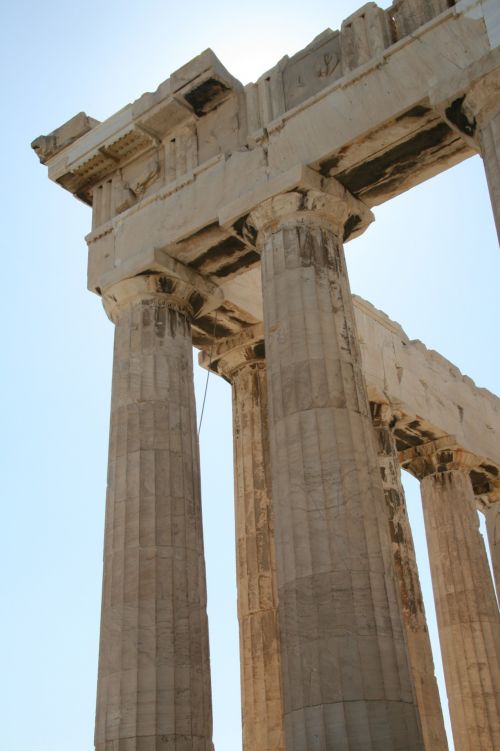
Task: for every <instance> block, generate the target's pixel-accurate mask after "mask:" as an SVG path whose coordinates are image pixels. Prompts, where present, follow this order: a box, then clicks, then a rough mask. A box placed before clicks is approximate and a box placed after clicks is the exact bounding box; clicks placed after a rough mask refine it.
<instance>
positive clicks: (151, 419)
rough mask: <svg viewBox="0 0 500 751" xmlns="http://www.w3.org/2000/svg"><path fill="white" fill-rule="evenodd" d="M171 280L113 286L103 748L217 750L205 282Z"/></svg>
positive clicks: (99, 745)
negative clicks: (197, 285) (196, 373)
mask: <svg viewBox="0 0 500 751" xmlns="http://www.w3.org/2000/svg"><path fill="white" fill-rule="evenodd" d="M167 281H168V280H167V279H166V278H165V277H156V278H153V279H151V278H146V277H142V278H141V279H137V280H136V281H135V284H134V285H133V288H132V289H133V294H131V293H130V287H131V285H128V287H126V289H125V290H122V289H111V290H110V291H109V296H110V297H113V298H116V299H115V300H114V308H113V310H114V312H113V317H114V319H115V325H116V331H115V350H114V362H113V393H112V404H111V432H110V447H109V470H108V494H107V502H106V530H105V541H104V580H103V595H102V614H101V641H100V656H99V680H98V691H97V712H96V731H95V745H96V749H97V750H98V751H109V749H110V748H113V749H118V751H157V750H158V751H159V749H160V748H161V749H163V748H165V747H168V748H171V749H172V751H174V750H175V751H213V745H212V717H211V692H210V667H209V648H208V624H207V616H206V588H205V572H204V569H205V567H204V554H203V535H202V522H201V507H200V503H201V499H200V477H199V459H198V442H197V434H196V407H195V400H194V389H193V377H192V354H191V331H190V297H191V294H192V291H193V290H192V288H190V287H187V286H184V287H183V288H182V290H181V288H180V286H177V288H176V289H175V290H173V291H172V292H170V291H169V289H168V287H169V285H168V284H167ZM172 285H173V281H172ZM140 288H142V292H141V291H140ZM116 300H118V302H116Z"/></svg>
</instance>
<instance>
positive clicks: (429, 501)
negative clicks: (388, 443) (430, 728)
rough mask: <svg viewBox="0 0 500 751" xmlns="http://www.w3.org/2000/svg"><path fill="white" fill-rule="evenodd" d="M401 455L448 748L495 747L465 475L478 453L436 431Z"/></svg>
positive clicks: (492, 688) (490, 605) (484, 571)
mask: <svg viewBox="0 0 500 751" xmlns="http://www.w3.org/2000/svg"><path fill="white" fill-rule="evenodd" d="M400 459H401V463H402V466H404V467H405V468H406V469H408V470H409V471H410V472H411V473H412V474H413V475H414V476H415V477H416V478H417V479H419V480H420V491H421V494H422V504H423V510H424V520H425V530H426V535H427V546H428V551H429V562H430V567H431V575H432V586H433V590H434V599H435V603H436V614H437V622H438V628H439V641H440V644H441V654H442V658H443V668H444V676H445V681H446V690H447V694H448V705H449V708H450V717H451V725H452V730H453V739H454V742H455V748H456V749H457V751H495V750H496V749H499V748H500V726H499V722H498V718H499V692H500V671H499V656H500V655H499V650H500V631H499V617H498V607H497V603H496V598H495V593H494V589H493V581H492V578H491V574H490V571H489V567H488V561H487V558H486V550H485V547H484V543H483V538H482V536H481V534H480V532H479V519H478V514H477V510H476V503H475V498H474V491H473V488H472V483H471V479H470V470H471V469H472V468H473V467H474V466H475V465H476V464H477V458H476V457H473V456H471V455H470V454H468V453H467V452H466V451H463V450H462V449H460V448H457V447H456V446H454V444H453V443H452V442H450V441H449V440H448V439H444V438H443V439H438V440H437V441H434V442H431V443H429V444H424V445H423V446H417V447H415V448H412V449H408V450H406V451H404V452H402V453H401V454H400Z"/></svg>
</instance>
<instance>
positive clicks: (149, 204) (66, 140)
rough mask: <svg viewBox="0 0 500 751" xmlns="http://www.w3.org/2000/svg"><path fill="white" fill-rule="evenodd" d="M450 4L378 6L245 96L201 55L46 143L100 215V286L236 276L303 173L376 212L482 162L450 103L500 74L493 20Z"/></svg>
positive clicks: (46, 153)
mask: <svg viewBox="0 0 500 751" xmlns="http://www.w3.org/2000/svg"><path fill="white" fill-rule="evenodd" d="M449 4H450V3H449V2H448V0H432V2H423V0H398V2H395V3H394V5H393V6H391V8H389V9H387V10H386V11H383V10H381V9H380V8H378V7H377V6H376V5H375V4H374V3H368V4H367V5H365V6H363V8H361V9H360V10H359V11H358V12H357V13H355V14H354V15H353V16H351V17H350V18H349V19H347V20H346V21H345V22H344V23H343V25H342V28H341V30H340V31H336V32H333V31H331V30H327V31H326V32H324V33H323V34H321V35H320V36H319V37H317V38H316V39H315V40H313V42H312V43H311V44H310V45H309V46H308V47H306V48H305V49H304V50H302V51H301V52H299V53H297V54H296V55H294V56H293V57H291V58H288V57H285V58H284V59H283V60H281V61H280V62H279V63H278V64H277V65H276V66H275V67H274V68H273V69H272V70H271V71H268V72H267V73H266V74H264V75H263V76H262V77H261V78H260V79H259V80H258V81H257V82H256V83H252V84H248V85H247V86H245V87H243V86H242V85H241V84H240V83H239V82H238V81H236V80H235V79H234V78H233V77H232V76H231V75H230V73H228V71H226V70H225V68H224V67H223V66H222V65H221V63H220V62H219V61H218V59H217V58H216V56H215V55H214V54H213V52H211V51H210V50H206V51H205V52H204V53H202V54H201V55H199V56H198V57H197V58H195V59H194V60H192V61H191V62H189V63H188V64H187V65H186V66H184V67H183V68H181V69H180V70H178V71H176V72H175V73H173V74H172V75H171V76H170V78H169V79H167V80H166V81H165V82H164V83H162V84H161V85H160V87H159V88H158V89H157V91H156V92H154V93H147V94H144V95H143V96H142V97H140V98H139V99H138V100H137V101H136V102H134V103H132V104H129V105H127V106H126V107H124V108H123V109H122V110H120V111H119V112H118V113H116V114H115V115H112V116H111V117H110V118H108V119H107V120H106V121H104V122H103V123H100V124H96V121H92V120H91V118H86V116H84V115H81V116H78V118H79V119H78V118H77V119H76V122H73V121H71V122H70V124H66V125H64V126H62V127H61V128H59V129H57V130H56V131H54V132H53V133H52V134H49V136H42V137H40V138H38V139H36V141H35V142H34V143H33V146H34V148H35V150H36V151H37V153H38V155H39V156H40V158H41V160H42V161H43V162H44V163H45V164H47V166H48V169H49V176H50V178H51V179H52V180H54V181H56V182H58V183H60V184H61V185H62V186H63V187H64V188H66V189H67V190H69V191H70V192H72V193H74V194H75V195H76V196H77V197H79V198H80V199H81V200H83V201H85V202H87V203H88V204H90V205H92V207H93V227H92V231H91V233H90V234H89V235H88V237H87V242H88V245H89V287H90V289H92V290H93V291H96V292H98V291H99V288H100V287H101V286H102V284H101V277H102V276H103V275H109V274H113V273H114V272H115V273H116V274H117V275H118V276H119V275H120V270H121V268H122V267H123V265H124V264H126V265H128V267H129V268H130V269H132V273H141V272H142V271H144V270H147V268H146V269H145V268H144V265H145V259H146V258H147V257H149V256H151V255H152V254H154V252H155V250H156V249H161V250H166V251H167V252H168V254H169V255H171V256H172V257H174V258H176V259H178V260H180V261H181V262H182V263H184V264H185V265H187V266H191V267H193V268H194V269H195V270H197V271H198V272H200V273H202V274H204V275H206V276H209V277H211V278H212V279H213V280H216V281H218V282H219V283H221V282H225V281H228V280H230V279H233V278H235V277H237V276H239V275H240V274H242V273H244V272H245V271H246V270H247V269H248V268H250V267H252V266H253V265H257V264H258V263H259V254H258V252H257V249H256V247H255V236H254V235H252V233H251V232H250V233H249V232H248V231H247V232H246V233H245V232H242V225H243V224H244V217H245V216H246V215H247V214H248V213H249V212H250V211H251V210H252V209H253V208H254V206H255V205H257V204H258V203H260V202H262V201H263V200H265V199H266V198H268V197H269V196H270V195H272V194H273V191H274V194H277V193H281V192H283V191H284V190H293V189H296V188H297V187H300V183H299V182H297V180H294V179H292V178H293V175H297V174H298V173H299V172H301V171H304V170H307V169H309V171H310V172H314V173H315V174H316V175H317V176H318V179H320V178H321V177H332V176H333V177H335V178H336V179H337V180H338V181H339V182H340V183H342V184H343V185H344V186H345V187H346V188H347V189H348V190H349V191H350V192H351V193H352V194H353V195H355V196H356V197H357V198H361V199H362V200H363V202H364V203H366V204H367V205H369V206H373V205H376V204H379V203H381V202H383V201H385V200H387V199H389V198H391V197H392V196H395V195H397V194H399V193H401V192H403V191H405V190H407V189H408V188H410V187H412V186H413V185H415V184H417V183H419V182H421V181H422V180H424V179H426V178H428V177H430V176H432V175H434V174H436V173H438V172H440V171H442V170H444V169H446V168H448V167H450V166H451V165H453V164H455V163H456V162H458V161H460V160H462V159H464V158H466V157H468V156H470V155H472V154H473V153H476V152H478V151H479V150H480V149H481V145H480V144H479V143H478V142H477V141H476V140H475V139H474V138H472V137H471V134H470V133H468V132H466V130H467V129H465V130H464V128H462V129H461V128H460V127H458V128H457V122H456V118H455V117H454V116H453V112H454V110H451V112H452V115H451V116H450V112H449V107H450V103H451V104H453V102H455V101H457V99H459V98H460V97H461V96H463V91H464V88H467V87H470V86H471V85H476V84H477V85H479V84H480V83H481V82H482V81H483V79H484V78H485V77H486V76H490V75H491V74H492V72H494V71H495V70H496V69H498V68H500V49H499V36H500V35H499V34H498V32H497V25H498V24H497V22H496V21H495V10H494V7H493V5H492V3H491V2H487V1H486V0H483V1H482V2H480V1H479V0H462V1H461V2H459V3H457V4H456V5H453V7H448V5H449ZM437 72H439V77H437ZM438 83H439V91H437V90H436V87H437V84H438ZM443 103H445V104H446V105H447V106H444V108H443ZM450 117H451V119H450ZM74 120H75V119H74ZM346 239H348V238H346ZM229 302H230V303H234V302H235V301H233V300H230V299H229ZM233 312H234V311H233ZM250 322H254V321H250ZM231 333H234V332H231Z"/></svg>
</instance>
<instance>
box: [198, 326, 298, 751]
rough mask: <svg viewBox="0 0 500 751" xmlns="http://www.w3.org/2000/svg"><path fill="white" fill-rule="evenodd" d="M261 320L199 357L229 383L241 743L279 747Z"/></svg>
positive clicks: (260, 748)
mask: <svg viewBox="0 0 500 751" xmlns="http://www.w3.org/2000/svg"><path fill="white" fill-rule="evenodd" d="M263 337H264V333H263V328H262V325H261V324H257V325H255V326H251V327H249V328H247V329H244V330H243V331H242V332H241V333H240V334H237V335H236V336H233V337H229V338H228V339H225V340H223V341H221V342H217V343H216V344H215V346H214V347H213V349H212V352H211V356H210V357H209V356H207V355H206V353H203V354H202V355H201V356H200V363H201V364H202V365H203V366H204V367H210V368H211V369H212V370H214V371H215V372H217V373H218V374H219V375H222V376H223V377H224V378H226V379H227V380H228V381H229V382H230V383H231V384H232V396H233V438H234V477H235V520H236V568H237V586H238V621H239V630H240V671H241V709H242V719H243V749H244V751H283V750H284V734H283V709H282V701H281V669H280V646H279V629H278V602H277V591H276V556H275V543H274V521H273V510H272V504H271V477H270V459H269V437H268V412H267V383H266V361H265V355H264V351H265V350H264V341H263Z"/></svg>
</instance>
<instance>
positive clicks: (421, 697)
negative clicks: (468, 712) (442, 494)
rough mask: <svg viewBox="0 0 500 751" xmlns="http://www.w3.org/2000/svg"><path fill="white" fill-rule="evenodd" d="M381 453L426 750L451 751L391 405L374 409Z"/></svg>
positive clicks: (391, 535) (376, 406) (410, 656)
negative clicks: (392, 421) (435, 670)
mask: <svg viewBox="0 0 500 751" xmlns="http://www.w3.org/2000/svg"><path fill="white" fill-rule="evenodd" d="M370 406H371V409H372V418H373V427H374V430H375V435H376V438H377V454H378V461H379V468H380V475H381V478H382V487H383V489H384V495H385V502H386V512H387V517H388V521H389V531H390V537H391V543H392V554H393V557H394V567H395V570H396V580H397V583H398V585H399V601H400V606H401V613H402V618H403V626H404V631H405V636H406V642H407V645H408V655H409V660H410V670H411V678H412V682H413V688H414V692H415V697H416V701H417V706H418V710H419V714H420V722H421V725H422V733H423V737H424V746H425V749H426V751H438V750H439V751H447V749H448V741H447V739H446V731H445V728H444V722H443V713H442V711H441V702H440V699H439V691H438V687H437V682H436V676H435V673H434V660H433V657H432V650H431V643H430V639H429V632H428V629H427V621H426V617H425V608H424V602H423V597H422V590H421V588H420V579H419V575H418V569H417V560H416V555H415V548H414V545H413V535H412V533H411V527H410V521H409V519H408V512H407V509H406V500H405V494H404V489H403V485H402V482H401V470H400V466H399V458H398V452H397V449H396V441H395V438H394V433H393V431H392V428H391V418H392V412H391V409H390V407H389V405H386V404H371V405H370Z"/></svg>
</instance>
